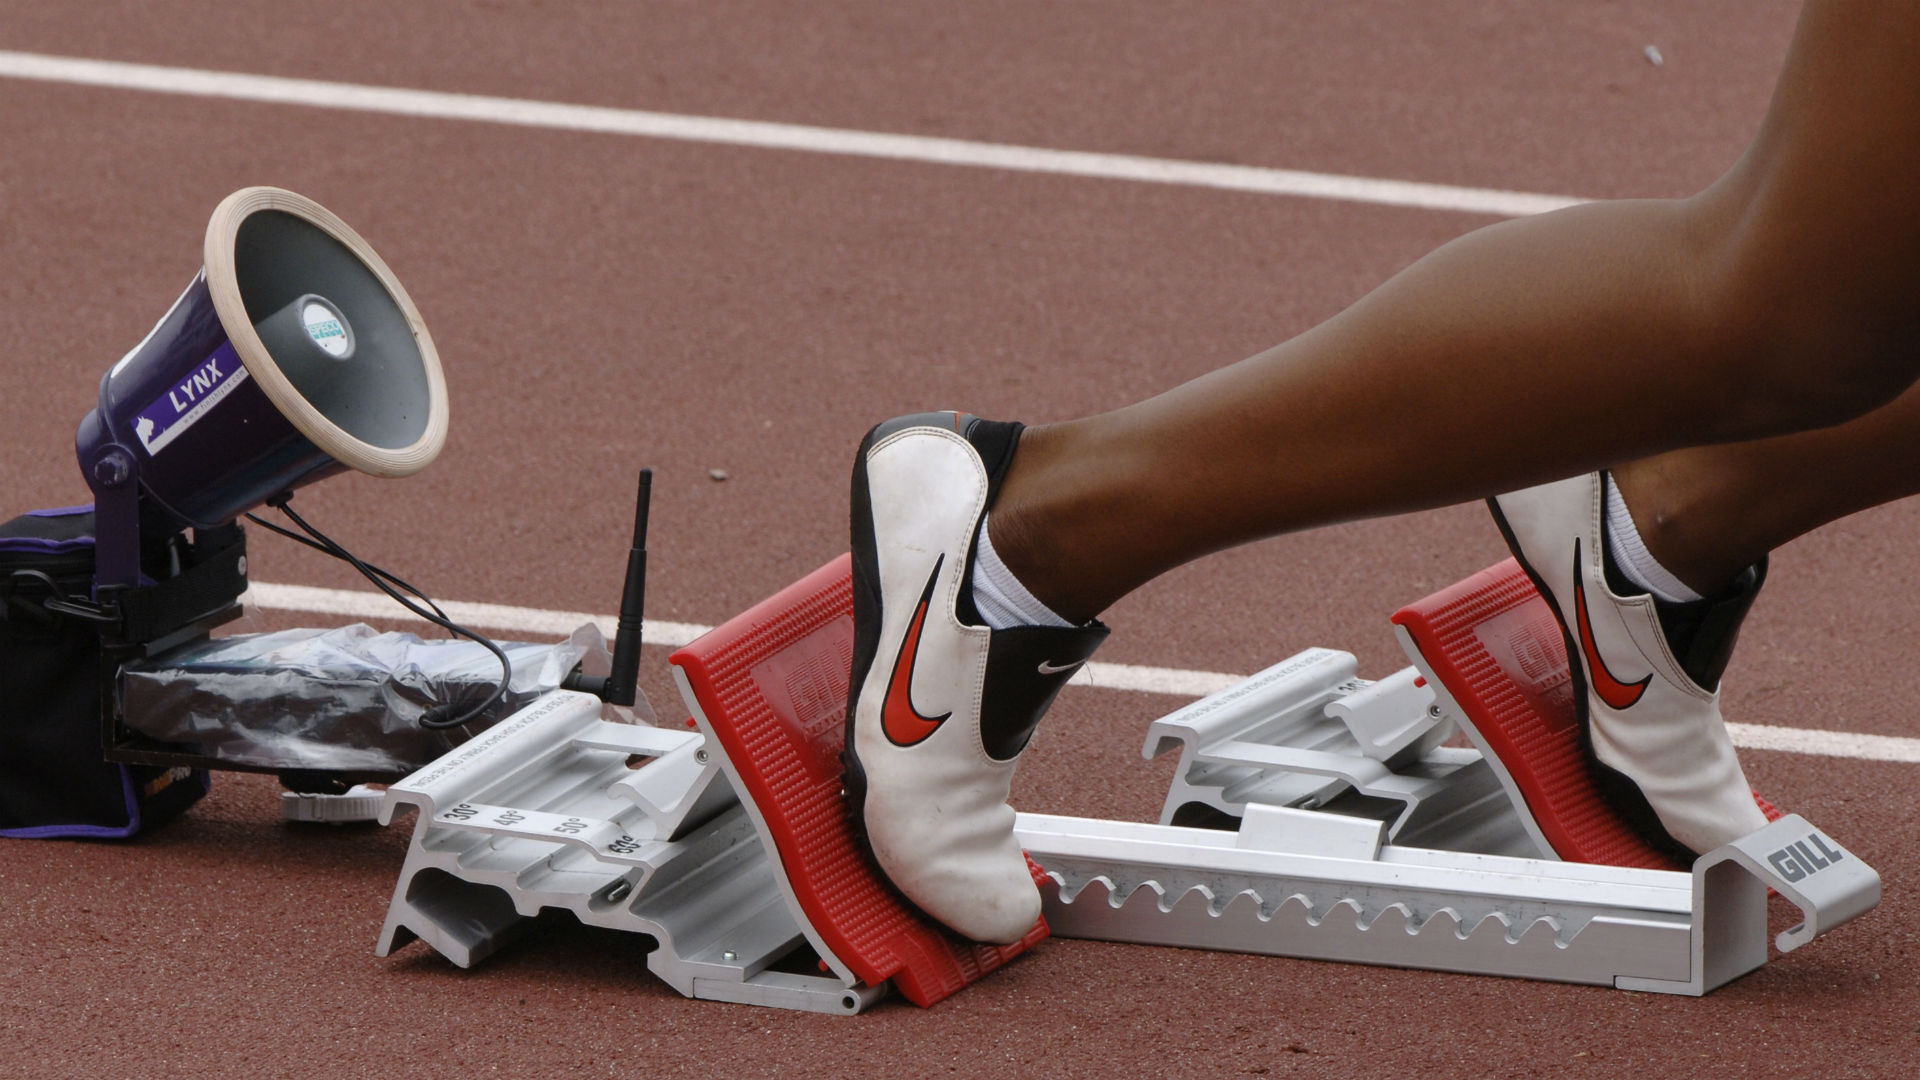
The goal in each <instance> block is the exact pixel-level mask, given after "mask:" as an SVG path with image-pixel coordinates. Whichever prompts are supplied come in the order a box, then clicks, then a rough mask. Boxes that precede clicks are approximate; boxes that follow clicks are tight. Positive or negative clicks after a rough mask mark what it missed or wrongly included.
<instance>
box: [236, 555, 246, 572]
mask: <svg viewBox="0 0 1920 1080" xmlns="http://www.w3.org/2000/svg"><path fill="white" fill-rule="evenodd" d="M233 572H234V573H236V574H239V575H240V576H241V577H246V576H247V557H246V556H245V555H242V556H240V558H238V559H236V560H235V561H234V564H233Z"/></svg>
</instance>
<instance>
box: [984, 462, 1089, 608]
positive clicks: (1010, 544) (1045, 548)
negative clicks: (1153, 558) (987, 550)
mask: <svg viewBox="0 0 1920 1080" xmlns="http://www.w3.org/2000/svg"><path fill="white" fill-rule="evenodd" d="M1049 441H1050V435H1049V430H1048V429H1047V428H1044V427H1029V428H1027V429H1026V430H1025V431H1024V432H1022V433H1021V436H1020V444H1019V446H1018V448H1017V449H1016V450H1015V451H1014V457H1013V463H1012V465H1011V466H1010V467H1009V468H1008V470H1007V475H1006V479H1005V481H1004V483H1003V485H1002V487H1001V489H1000V495H999V498H998V499H996V500H995V502H994V504H993V506H992V508H991V509H990V510H989V511H988V514H987V534H988V536H989V537H991V540H992V544H993V549H994V551H995V553H997V554H998V556H999V558H1000V561H1001V562H1002V563H1003V564H1004V565H1005V566H1006V568H1007V569H1008V570H1010V571H1012V573H1013V576H1014V577H1016V578H1018V579H1019V582H1020V584H1021V585H1023V586H1025V587H1026V589H1027V591H1028V592H1030V593H1032V594H1033V598H1034V599H1036V600H1038V601H1040V602H1041V603H1042V604H1044V605H1046V607H1047V608H1049V609H1050V610H1052V611H1053V612H1055V613H1057V614H1058V615H1060V617H1061V618H1063V619H1066V620H1068V621H1069V622H1072V623H1074V624H1075V625H1079V624H1082V623H1085V622H1087V621H1089V620H1091V619H1094V618H1096V617H1098V616H1099V614H1100V610H1101V608H1102V607H1104V606H1105V605H1103V604H1098V603H1097V602H1096V601H1092V600H1090V599H1089V597H1088V595H1087V594H1086V592H1085V590H1084V589H1082V588H1080V587H1079V582H1078V577H1079V576H1078V575H1076V574H1075V573H1074V567H1075V566H1076V559H1075V557H1074V556H1073V555H1072V554H1071V553H1070V552H1069V551H1068V550H1067V549H1066V547H1065V545H1064V544H1062V543H1061V542H1060V541H1061V540H1062V532H1063V529H1062V528H1061V527H1060V525H1059V524H1058V523H1056V522H1054V521H1052V520H1050V518H1049V513H1048V510H1047V506H1046V499H1045V495H1044V492H1045V491H1046V490H1047V489H1048V485H1047V484H1045V483H1043V482H1041V481H1042V480H1043V479H1044V477H1042V476H1040V475H1037V474H1040V473H1043V472H1044V471H1045V470H1046V468H1047V467H1048V461H1049V457H1050V455H1051V450H1052V447H1050V446H1049Z"/></svg>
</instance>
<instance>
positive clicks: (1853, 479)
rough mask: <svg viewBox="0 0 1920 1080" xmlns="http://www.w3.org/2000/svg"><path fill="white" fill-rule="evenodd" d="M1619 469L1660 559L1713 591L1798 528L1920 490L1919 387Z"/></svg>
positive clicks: (1617, 476)
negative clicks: (1792, 431) (1791, 426)
mask: <svg viewBox="0 0 1920 1080" xmlns="http://www.w3.org/2000/svg"><path fill="white" fill-rule="evenodd" d="M1613 476H1614V481H1615V482H1616V483H1618V484H1619V485H1620V491H1621V494H1622V495H1623V496H1624V497H1625V498H1626V502H1627V506H1628V508H1629V509H1630V510H1631V511H1632V513H1633V518H1634V525H1635V526H1636V527H1637V528H1638V529H1639V531H1640V535H1641V537H1642V538H1643V539H1644V540H1645V541H1646V544H1647V549H1648V550H1649V551H1650V552H1652V553H1653V556H1654V557H1655V558H1656V559H1658V560H1659V562H1660V565H1662V566H1663V567H1665V568H1666V569H1667V570H1669V571H1671V572H1672V573H1673V575H1674V576H1675V577H1678V578H1679V579H1680V580H1681V581H1682V582H1684V583H1686V584H1687V585H1688V586H1689V587H1691V588H1692V589H1693V590H1694V591H1696V592H1700V593H1711V592H1713V591H1715V590H1716V589H1717V588H1718V587H1719V586H1720V585H1721V584H1722V583H1724V582H1726V581H1727V580H1729V579H1731V578H1732V577H1733V576H1734V575H1735V574H1737V573H1739V572H1740V571H1741V570H1742V569H1744V568H1745V567H1747V566H1748V565H1750V564H1752V563H1754V562H1755V561H1757V560H1758V559H1759V558H1760V557H1761V556H1762V555H1765V554H1766V553H1767V552H1769V551H1771V550H1773V549H1774V548H1777V547H1779V546H1780V545H1782V544H1784V543H1786V542H1787V541H1789V540H1792V539H1793V538H1794V537H1797V536H1801V535H1804V534H1805V533H1808V532H1811V531H1813V530H1814V529H1817V528H1819V527H1820V526H1822V525H1825V524H1826V523H1828V522H1830V521H1835V520H1838V519H1840V518H1843V517H1846V516H1847V515H1848V514H1853V513H1857V512H1859V511H1861V510H1865V509H1867V508H1868V507H1872V506H1879V505H1880V504H1882V503H1888V502H1892V501H1894V500H1895V499H1902V498H1905V497H1907V496H1909V495H1914V494H1920V388H1915V389H1910V390H1908V391H1907V392H1906V393H1904V394H1902V395H1901V396H1900V397H1899V398H1897V399H1896V400H1894V401H1893V403H1892V404H1889V405H1886V406H1883V407H1882V408H1879V409H1875V410H1874V411H1873V412H1870V413H1868V414H1867V415H1866V416H1863V417H1861V418H1860V419H1858V420H1854V421H1852V422H1850V423H1846V424H1842V425H1840V426H1838V427H1831V428H1823V429H1820V430H1817V431H1808V432H1802V433H1799V434H1796V435H1784V436H1780V437H1778V438H1773V439H1760V440H1756V441H1752V442H1743V443H1731V444H1728V445H1724V446H1705V447H1698V448H1695V449H1691V450H1678V451H1675V452H1673V453H1670V454H1661V455H1658V456H1656V457H1652V458H1647V459H1644V460H1641V461H1635V462H1630V463H1628V464H1626V465H1622V466H1619V467H1617V468H1615V469H1614V470H1613Z"/></svg>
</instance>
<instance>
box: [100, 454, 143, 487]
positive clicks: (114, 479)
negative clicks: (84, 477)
mask: <svg viewBox="0 0 1920 1080" xmlns="http://www.w3.org/2000/svg"><path fill="white" fill-rule="evenodd" d="M131 475H133V463H132V462H130V461H128V460H127V459H126V456H125V455H124V454H108V455H106V456H105V457H102V458H101V459H100V460H99V461H96V462H94V463H93V478H94V480H96V481H98V482H99V484H100V486H101V487H119V486H120V485H121V484H124V483H126V482H127V477H129V476H131Z"/></svg>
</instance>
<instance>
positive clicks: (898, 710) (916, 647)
mask: <svg viewBox="0 0 1920 1080" xmlns="http://www.w3.org/2000/svg"><path fill="white" fill-rule="evenodd" d="M946 558H947V557H946V556H945V555H942V556H941V557H940V558H939V559H938V560H937V561H935V562H934V564H933V573H932V574H930V575H928V577H927V589H926V591H925V592H923V593H921V594H920V604H919V606H917V607H915V608H914V609H913V622H912V623H911V624H910V625H908V627H907V637H906V640H904V641H902V642H901V643H900V655H898V656H896V657H894V660H893V676H892V678H891V679H890V680H889V681H888V682H887V699H886V701H885V702H883V703H882V706H881V709H880V729H881V730H882V731H884V732H886V733H887V739H888V740H889V741H891V742H892V743H893V744H894V745H895V746H912V745H914V744H915V743H919V742H923V741H925V740H926V738H927V737H928V736H929V735H932V734H933V733H934V732H935V731H937V730H939V728H940V725H941V724H944V723H946V721H947V717H949V716H952V715H953V714H952V713H951V712H944V713H941V714H940V715H939V716H927V715H924V714H923V713H921V712H920V710H919V709H916V708H914V707H913V665H914V662H915V660H916V659H917V657H918V656H919V652H920V630H921V628H922V627H924V626H925V625H926V622H927V605H928V604H929V603H931V602H932V600H933V586H934V582H936V581H938V580H939V578H940V566H941V564H942V563H944V562H946Z"/></svg>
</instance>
